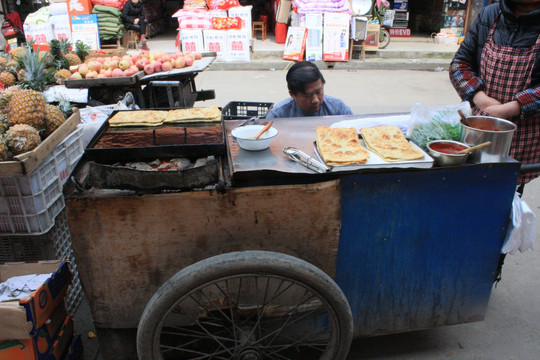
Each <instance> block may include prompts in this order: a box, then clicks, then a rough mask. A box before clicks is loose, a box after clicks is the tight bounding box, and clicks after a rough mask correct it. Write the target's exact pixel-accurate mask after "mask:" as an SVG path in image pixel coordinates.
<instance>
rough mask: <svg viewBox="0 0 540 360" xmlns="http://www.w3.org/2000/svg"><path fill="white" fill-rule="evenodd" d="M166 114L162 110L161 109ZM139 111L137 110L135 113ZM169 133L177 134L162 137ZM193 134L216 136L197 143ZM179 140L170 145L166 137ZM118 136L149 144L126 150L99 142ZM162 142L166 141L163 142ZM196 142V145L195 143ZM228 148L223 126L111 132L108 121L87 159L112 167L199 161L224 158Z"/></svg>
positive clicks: (198, 124)
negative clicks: (124, 163) (129, 163)
mask: <svg viewBox="0 0 540 360" xmlns="http://www.w3.org/2000/svg"><path fill="white" fill-rule="evenodd" d="M159 110H163V109H159ZM132 111H136V110H132ZM116 113H117V111H115V112H113V113H112V114H111V115H110V117H109V119H110V118H111V117H112V116H114V115H115V114H116ZM167 129H174V130H176V131H177V132H178V134H170V133H166V134H165V133H162V134H160V131H166V130H167ZM190 130H191V131H192V132H194V133H196V132H198V131H199V130H200V131H208V132H209V133H211V135H213V136H205V137H204V138H205V141H206V142H204V143H200V142H197V141H194V140H200V137H199V138H197V137H196V136H194V135H191V137H190V135H189V132H190ZM177 135H178V136H179V137H178V141H177V142H175V143H171V140H170V138H169V139H167V136H177ZM116 136H118V137H122V136H128V137H130V140H131V139H132V138H133V137H135V136H140V137H141V138H142V140H141V141H140V143H143V142H145V141H146V143H147V144H148V145H138V144H137V141H134V142H133V143H134V144H136V145H132V146H130V145H126V146H118V147H114V146H103V147H102V145H101V144H102V143H100V141H102V140H103V139H105V138H107V139H113V140H114V138H115V137H116ZM163 139H167V141H164V140H163ZM194 142H195V143H194ZM225 151H226V146H225V140H224V134H223V122H201V121H200V122H190V123H186V124H167V125H161V126H155V127H133V126H131V127H122V128H116V127H115V128H111V127H110V126H109V121H108V119H107V121H105V122H104V123H103V125H102V126H101V127H100V129H99V130H98V131H97V132H96V134H95V135H94V137H93V138H92V140H90V142H89V144H88V146H87V147H86V150H85V153H84V156H85V158H86V159H87V160H94V161H96V162H102V163H112V162H118V161H129V160H137V161H145V160H154V159H156V158H157V159H160V158H161V159H170V158H174V157H187V158H198V157H204V156H209V155H215V156H218V155H223V154H225Z"/></svg>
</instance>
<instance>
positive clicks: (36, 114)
mask: <svg viewBox="0 0 540 360" xmlns="http://www.w3.org/2000/svg"><path fill="white" fill-rule="evenodd" d="M46 104H47V103H46V101H45V97H43V95H42V94H41V93H40V92H39V91H35V90H31V89H22V90H19V91H17V92H16V93H15V94H13V96H12V97H11V100H9V103H8V116H9V119H8V120H9V125H10V126H14V125H16V124H26V125H30V126H32V127H34V128H35V129H38V130H39V129H42V128H43V125H44V120H45V105H46Z"/></svg>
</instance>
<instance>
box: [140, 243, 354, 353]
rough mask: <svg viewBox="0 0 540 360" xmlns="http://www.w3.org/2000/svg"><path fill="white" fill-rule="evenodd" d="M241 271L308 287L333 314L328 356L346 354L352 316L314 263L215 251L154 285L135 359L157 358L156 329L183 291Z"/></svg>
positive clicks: (264, 254)
mask: <svg viewBox="0 0 540 360" xmlns="http://www.w3.org/2000/svg"><path fill="white" fill-rule="evenodd" d="M242 274H261V275H262V274H268V275H277V276H282V277H285V278H288V279H290V280H295V281H297V282H299V283H303V284H305V285H307V286H309V287H311V288H312V289H313V290H314V291H316V292H317V295H319V297H320V298H324V300H326V302H327V304H328V306H331V307H332V309H333V310H334V312H335V314H336V318H337V321H336V323H337V324H336V328H337V332H338V335H337V336H339V339H338V340H337V342H336V344H335V346H334V347H335V349H333V352H334V356H332V357H331V358H330V359H334V360H342V359H345V358H346V357H347V354H348V353H349V349H350V345H351V342H352V337H353V317H352V313H351V309H350V306H349V303H348V301H347V298H346V297H345V295H344V294H343V292H342V291H341V289H340V288H339V286H338V285H337V284H336V283H335V282H334V280H332V278H330V276H328V275H327V274H326V273H324V272H323V271H322V270H320V269H319V268H317V267H316V266H314V265H312V264H310V263H308V262H306V261H304V260H301V259H298V258H296V257H293V256H289V255H285V254H281V253H276V252H269V251H242V252H233V253H227V254H222V255H217V256H214V257H211V258H208V259H205V260H202V261H199V262H197V263H195V264H193V265H190V266H188V267H186V268H184V269H183V270H181V271H179V272H178V273H176V274H175V275H174V276H173V277H171V278H170V279H169V280H168V281H166V282H165V283H164V284H163V285H162V286H161V287H160V288H159V289H158V291H157V292H156V293H155V294H154V296H152V298H151V299H150V301H149V302H148V304H147V305H146V307H145V309H144V312H143V314H142V317H141V319H140V322H139V327H138V331H137V353H138V357H139V359H140V360H143V359H144V360H157V359H159V358H160V356H158V355H155V354H154V342H155V339H154V338H155V336H156V335H157V334H156V332H157V331H158V329H159V327H160V326H161V325H160V324H161V321H162V319H163V318H164V317H165V316H166V315H167V314H168V311H169V309H170V308H171V307H172V306H174V305H175V304H176V302H177V301H178V300H179V299H180V298H182V296H183V295H185V294H187V293H189V292H190V291H192V290H193V289H196V288H198V287H199V286H201V285H204V284H207V283H210V282H212V281H214V280H216V279H219V278H221V277H225V276H231V275H232V276H234V275H242ZM329 343H330V341H329ZM330 359H329V360H330Z"/></svg>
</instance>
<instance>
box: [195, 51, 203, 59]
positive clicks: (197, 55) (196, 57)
mask: <svg viewBox="0 0 540 360" xmlns="http://www.w3.org/2000/svg"><path fill="white" fill-rule="evenodd" d="M194 55H195V60H200V59H202V53H200V52H198V51H196V52H195V53H194Z"/></svg>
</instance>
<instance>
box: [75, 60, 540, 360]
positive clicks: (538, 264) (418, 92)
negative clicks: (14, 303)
mask: <svg viewBox="0 0 540 360" xmlns="http://www.w3.org/2000/svg"><path fill="white" fill-rule="evenodd" d="M323 74H324V76H325V77H326V81H327V85H326V93H327V94H330V95H333V96H337V97H339V98H341V99H343V100H344V101H345V102H346V103H347V104H348V105H349V106H350V107H351V108H352V110H353V112H354V113H357V114H371V113H393V112H409V111H410V109H411V106H412V105H413V104H414V103H417V102H419V103H422V104H424V105H432V106H435V105H444V104H453V103H457V102H459V101H460V100H459V98H458V96H457V95H456V93H455V91H454V90H453V88H452V86H451V85H450V83H449V80H448V73H447V72H446V71H407V70H393V71H375V70H357V71H346V70H323ZM196 83H197V86H198V89H215V90H216V99H214V100H210V101H206V102H204V103H198V104H197V106H203V105H208V106H209V105H218V106H225V105H226V104H227V103H228V102H229V101H261V102H274V103H275V102H278V101H280V100H281V99H283V98H285V97H287V96H288V94H287V90H286V85H285V72H284V71H205V72H203V73H201V74H199V75H198V76H197V78H196ZM524 198H525V200H526V201H527V203H528V204H529V205H530V206H531V207H532V208H533V210H534V211H535V212H536V214H537V216H538V215H540V180H538V179H537V180H535V181H533V182H532V183H530V184H529V185H528V186H527V187H526V189H525V196H524ZM486 225H487V226H489V224H486ZM537 234H540V229H539V227H538V226H537ZM537 242H538V241H537ZM539 272H540V254H539V253H538V252H534V251H529V252H526V253H523V254H517V255H512V256H508V257H507V260H506V264H505V266H504V268H503V279H502V281H501V282H500V283H499V285H498V286H497V287H494V289H493V292H492V296H491V300H490V304H489V306H488V309H487V314H486V319H485V320H484V321H482V322H477V323H470V324H462V325H455V326H448V327H442V328H437V329H429V330H423V331H417V332H413V333H408V334H399V335H391V336H382V337H376V338H368V339H361V340H357V341H355V342H354V343H353V347H352V349H351V352H350V356H349V358H348V359H349V360H361V359H362V360H364V359H378V360H383V359H392V360H398V359H407V360H416V359H418V360H420V359H422V360H423V359H429V360H445V359H459V360H462V359H464V360H468V359H475V360H499V359H500V360H510V359H516V360H517V359H519V360H537V359H538V358H539V355H538V354H540V337H539V336H538V334H540V285H539V281H538V273H539ZM82 331H84V330H82ZM83 334H85V333H84V332H83ZM86 342H87V344H89V348H91V347H92V341H91V340H88V339H86ZM93 344H94V347H95V340H94V341H93ZM89 350H90V349H89ZM90 352H91V351H90ZM88 355H89V357H88V358H89V359H93V358H95V357H94V356H93V355H94V354H88Z"/></svg>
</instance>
